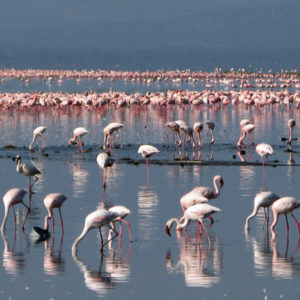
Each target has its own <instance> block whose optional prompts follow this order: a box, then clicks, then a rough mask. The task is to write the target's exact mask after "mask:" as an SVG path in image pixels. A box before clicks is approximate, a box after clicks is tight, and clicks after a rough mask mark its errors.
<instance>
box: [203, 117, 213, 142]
mask: <svg viewBox="0 0 300 300" xmlns="http://www.w3.org/2000/svg"><path fill="white" fill-rule="evenodd" d="M205 125H206V126H207V128H208V129H209V131H210V136H211V140H210V144H211V145H212V144H213V143H214V142H215V137H214V129H215V123H214V122H212V121H206V122H205Z"/></svg>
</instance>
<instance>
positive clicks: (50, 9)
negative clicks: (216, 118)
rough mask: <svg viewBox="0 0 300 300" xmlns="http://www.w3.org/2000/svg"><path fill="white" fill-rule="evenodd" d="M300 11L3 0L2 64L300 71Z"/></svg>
mask: <svg viewBox="0 0 300 300" xmlns="http://www.w3.org/2000/svg"><path fill="white" fill-rule="evenodd" d="M299 15H300V2H299V0H297V1H296V0H293V1H292V0H260V1H259V0H252V1H243V0H240V1H236V0H226V1H224V0H198V1H197V0H186V1H181V0H154V1H142V0H119V1H118V0H109V1H106V0H52V1H50V0H49V1H44V0H27V1H23V0H9V1H8V0H4V1H1V3H0V67H22V66H23V67H47V68H51V67H52V66H53V67H61V68H66V67H70V68H73V67H76V68H84V67H86V68H92V67H94V68H126V69H137V68H140V69H145V68H146V69H151V68H154V69H156V68H160V67H161V68H176V67H177V68H184V67H185V66H186V67H187V68H193V69H203V68H206V69H207V68H208V69H211V68H214V67H216V66H221V67H224V68H226V67H229V66H230V65H232V66H234V67H239V66H240V67H247V66H252V67H255V68H259V67H260V66H261V67H265V68H268V67H270V68H272V67H273V68H285V69H286V68H287V69H299V66H300V63H299V62H300V39H299V33H300V29H299V28H300V18H299ZM201 66H202V68H201Z"/></svg>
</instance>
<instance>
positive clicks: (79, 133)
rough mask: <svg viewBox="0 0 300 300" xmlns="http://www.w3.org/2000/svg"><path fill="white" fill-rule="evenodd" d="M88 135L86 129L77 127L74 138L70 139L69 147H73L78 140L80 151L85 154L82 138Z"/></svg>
mask: <svg viewBox="0 0 300 300" xmlns="http://www.w3.org/2000/svg"><path fill="white" fill-rule="evenodd" d="M87 133H88V131H87V130H86V129H85V128H84V127H77V128H75V129H74V130H73V137H72V138H70V139H69V142H68V145H69V147H70V146H71V145H72V143H75V142H76V141H77V139H78V142H77V144H78V147H79V151H80V153H83V149H82V146H83V143H82V140H81V138H82V137H83V136H84V135H86V134H87Z"/></svg>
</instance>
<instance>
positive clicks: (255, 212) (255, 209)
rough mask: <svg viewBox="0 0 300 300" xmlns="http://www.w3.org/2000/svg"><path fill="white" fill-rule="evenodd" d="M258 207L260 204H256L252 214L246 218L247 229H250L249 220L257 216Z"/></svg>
mask: <svg viewBox="0 0 300 300" xmlns="http://www.w3.org/2000/svg"><path fill="white" fill-rule="evenodd" d="M258 208H259V207H258V206H254V209H253V212H252V214H251V215H249V216H248V218H247V219H246V224H245V230H248V229H249V221H250V220H251V219H252V218H254V217H255V216H256V214H257V211H258Z"/></svg>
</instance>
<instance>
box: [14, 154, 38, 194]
mask: <svg viewBox="0 0 300 300" xmlns="http://www.w3.org/2000/svg"><path fill="white" fill-rule="evenodd" d="M16 162H17V169H16V170H17V172H18V173H21V174H23V175H24V176H27V177H28V178H29V179H28V184H29V188H28V190H29V193H31V188H32V187H33V185H34V184H35V183H36V182H37V181H38V180H39V178H38V177H37V176H36V175H37V174H41V172H40V170H38V169H37V168H36V167H35V166H33V165H30V164H25V163H22V159H21V156H20V155H17V157H16ZM31 177H34V178H35V181H34V182H33V183H32V185H31Z"/></svg>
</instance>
